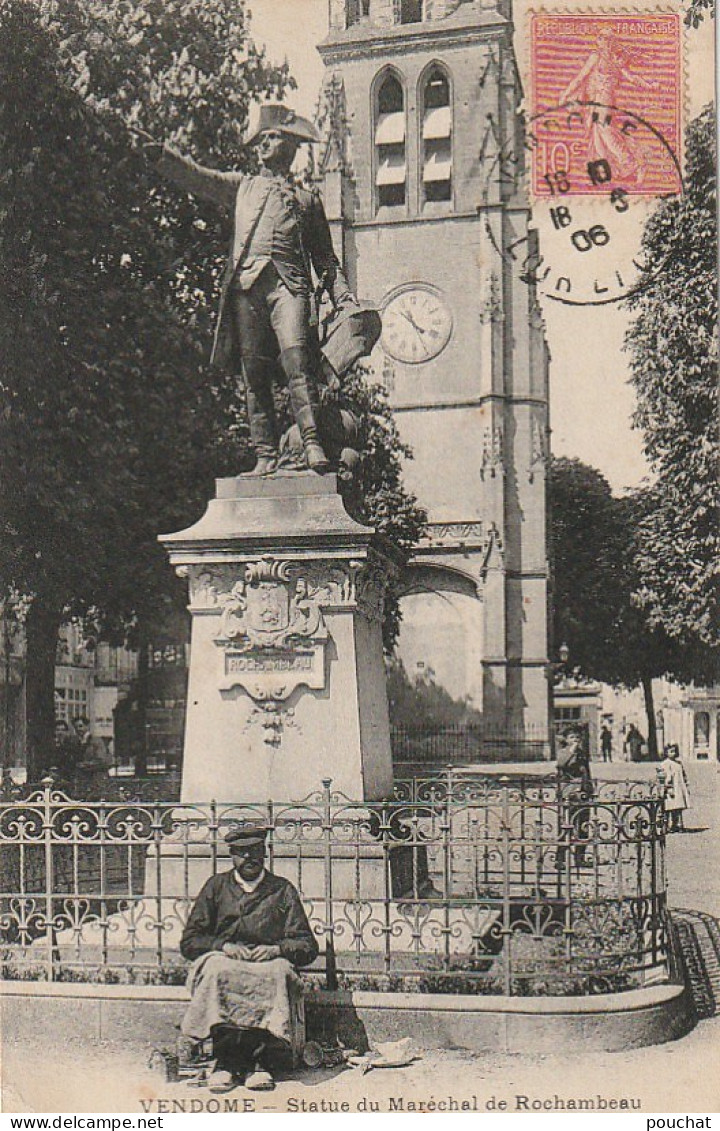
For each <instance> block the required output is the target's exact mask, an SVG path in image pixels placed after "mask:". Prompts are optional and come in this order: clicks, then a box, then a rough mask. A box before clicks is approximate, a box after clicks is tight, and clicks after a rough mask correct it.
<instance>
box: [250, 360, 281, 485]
mask: <svg viewBox="0 0 720 1131" xmlns="http://www.w3.org/2000/svg"><path fill="white" fill-rule="evenodd" d="M243 377H244V381H245V396H246V403H247V411H248V423H249V425H250V439H251V441H252V445H253V447H254V448H255V455H256V457H257V462H256V464H255V467H254V468H253V469H252V471H248V472H247V473H246V474H247V475H252V476H257V477H259V476H263V475H272V473H273V471H275V469H276V467H277V423H276V420H275V406H274V403H273V395H272V379H273V373H272V365H271V363H270V362H268V360H267V359H266V358H264V357H259V356H257V355H250V356H248V357H245V358H243Z"/></svg>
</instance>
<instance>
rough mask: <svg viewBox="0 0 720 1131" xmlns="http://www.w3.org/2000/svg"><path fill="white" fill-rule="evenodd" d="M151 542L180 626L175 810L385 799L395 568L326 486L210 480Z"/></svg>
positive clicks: (291, 480)
mask: <svg viewBox="0 0 720 1131" xmlns="http://www.w3.org/2000/svg"><path fill="white" fill-rule="evenodd" d="M160 541H161V542H162V543H163V545H164V546H165V547H166V548H167V550H168V553H169V555H170V560H171V562H172V564H173V565H174V566H175V568H176V570H177V572H178V573H179V574H180V575H181V576H184V577H186V578H187V579H188V584H189V591H190V604H189V609H190V613H191V615H192V637H191V648H190V673H189V683H188V699H187V720H186V729H185V745H184V758H183V779H182V800H183V801H184V802H205V801H209V800H211V799H213V798H219V799H222V800H223V801H234V800H237V801H244V802H267V800H268V799H271V798H272V799H279V800H283V801H288V800H299V799H301V798H303V797H305V796H306V795H308V794H311V793H314V792H316V791H317V790H318V789H319V788H320V784H321V781H322V779H323V778H332V782H333V790H338V791H341V792H342V793H344V794H346V795H347V796H348V797H351V798H352V799H353V800H378V799H381V798H383V797H387V796H388V795H389V794H390V793H391V792H392V781H393V779H392V759H391V752H390V728H389V721H388V707H387V695H386V690H385V673H384V667H383V658H382V640H381V620H382V607H383V599H384V591H385V587H386V585H387V581H388V579H389V578H390V576H391V575H392V571H393V569H394V568H395V567H394V564H393V562H392V560H391V557H390V556H389V552H388V548H387V547H386V546H385V545H384V544H383V543H382V541H381V540H380V539H378V538H377V537H376V535H375V533H374V531H373V530H372V529H370V528H369V527H366V526H362V525H361V524H359V523H357V522H355V521H354V520H353V519H352V518H351V517H350V516H349V515H348V513H347V512H346V510H345V508H344V506H343V503H342V499H341V497H340V495H339V494H338V492H337V483H336V479H335V476H334V475H326V476H318V475H315V474H313V473H312V472H306V473H286V474H282V473H281V474H277V475H274V476H271V477H269V478H262V479H260V478H259V479H252V478H247V477H245V478H243V477H239V478H233V479H221V480H218V481H217V491H216V497H215V498H214V499H213V500H212V501H211V502H210V504H209V506H208V509H207V511H206V513H205V514H204V515H203V517H202V518H201V519H200V521H199V522H197V523H196V524H195V525H194V526H192V527H190V528H189V529H188V530H183V531H180V532H179V533H177V534H168V535H164V536H162V537H161V539H160Z"/></svg>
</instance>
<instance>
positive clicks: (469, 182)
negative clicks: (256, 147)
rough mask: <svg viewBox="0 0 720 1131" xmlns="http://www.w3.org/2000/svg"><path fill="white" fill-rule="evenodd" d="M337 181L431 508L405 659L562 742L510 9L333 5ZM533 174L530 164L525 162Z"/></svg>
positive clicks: (473, 703)
mask: <svg viewBox="0 0 720 1131" xmlns="http://www.w3.org/2000/svg"><path fill="white" fill-rule="evenodd" d="M319 50H320V53H321V56H322V58H323V61H324V64H325V68H326V77H325V82H324V87H323V94H322V98H321V104H320V115H319V123H320V126H321V130H322V133H323V146H322V147H321V154H320V159H319V160H320V165H319V174H320V176H321V178H322V183H323V190H324V197H325V206H326V211H327V213H328V218H329V219H330V222H331V227H332V229H333V236H334V240H335V244H336V248H337V250H338V252H339V253H340V254H341V256H342V258H343V261H344V263H345V265H346V268H347V270H348V273H349V276H350V280H351V283H352V285H353V287H354V288H355V290H356V292H357V294H358V296H359V298H360V299H361V300H367V301H370V302H372V303H374V304H376V305H377V306H379V307H380V308H381V310H382V313H383V335H382V339H381V342H380V344H379V346H378V347H377V349H376V351H375V354H374V356H373V358H372V361H373V365H374V368H375V372H376V374H377V375H378V377H380V376H381V377H382V380H383V381H384V383H385V385H386V387H387V390H388V393H389V395H390V401H391V404H392V407H393V409H394V412H395V415H396V420H397V423H398V427H399V429H400V432H401V436H402V438H403V439H404V440H405V441H406V442H407V443H409V444H410V446H411V447H412V449H413V452H414V459H413V460H412V461H410V462H409V463H408V464H407V467H406V482H407V484H408V486H409V488H410V489H411V490H413V491H414V492H415V493H416V494H417V496H418V498H419V500H420V502H421V503H422V504H423V505H424V506H425V507H426V508H427V510H428V525H427V528H426V532H425V538H424V540H423V544H422V545H421V547H420V549H419V551H418V553H417V555H416V556H415V558H414V560H413V562H412V564H411V568H410V569H409V571H408V574H407V579H406V589H405V596H404V598H403V603H402V610H403V627H402V630H401V636H400V640H399V645H398V653H399V657H400V659H401V660H402V662H403V664H404V666H405V669H406V671H407V673H408V675H409V676H410V678H413V677H414V676H415V675H418V674H422V673H423V672H426V671H428V670H429V669H430V670H432V672H433V679H434V680H435V681H436V683H437V684H438V686H440V687H442V688H443V689H444V690H445V691H446V692H447V693H448V694H449V695H450V696H451V697H452V698H453V699H454V700H457V701H459V702H462V703H464V704H465V705H466V706H467V709H468V712H469V713H470V714H472V715H473V716H478V715H481V716H482V719H483V724H484V725H485V726H486V727H492V728H494V729H495V731H500V730H501V731H503V732H505V733H512V734H515V735H517V736H518V738H521V739H522V738H527V737H528V736H532V737H535V738H537V737H540V738H541V739H542V740H543V741H545V742H547V739H548V736H549V718H548V714H549V708H548V705H549V690H548V661H547V655H548V648H547V573H548V568H547V551H546V507H545V472H546V457H547V452H548V351H547V348H546V345H545V337H544V328H543V322H542V318H541V315H540V310H539V307H538V304H537V300H536V297H535V294H534V292H533V289H532V287H530V286H528V285H527V284H526V283H525V282H523V281H521V280H520V278H519V277H518V273H517V272H514V271H511V270H510V268H509V267H508V265H507V262H506V261H505V259H504V258H503V256H502V255H501V254H499V252H498V250H497V248H498V247H506V246H507V245H508V243H510V242H512V241H513V240H521V241H522V240H524V239H526V238H527V237H528V234H529V233H528V220H529V212H528V202H527V200H526V198H525V195H524V186H523V178H522V170H521V169H520V171H519V173H518V174H517V176H516V177H515V178H512V177H508V178H505V177H499V176H498V166H497V163H496V162H497V157H498V153H499V151H500V150H501V149H503V148H504V149H506V150H507V151H508V152H510V151H512V152H513V153H515V154H516V155H520V156H521V155H522V152H523V150H522V132H521V125H520V118H519V115H518V106H519V102H520V99H521V93H522V92H521V89H520V82H519V78H518V71H517V67H516V64H515V58H514V54H513V45H512V25H511V22H510V11H509V4H508V3H507V2H506V0H498V2H497V3H495V2H486V0H482V2H474V0H425V2H424V3H421V2H420V0H330V32H329V35H328V38H327V39H326V40H325V42H324V43H323V44H321V46H320V48H319ZM520 163H521V162H520Z"/></svg>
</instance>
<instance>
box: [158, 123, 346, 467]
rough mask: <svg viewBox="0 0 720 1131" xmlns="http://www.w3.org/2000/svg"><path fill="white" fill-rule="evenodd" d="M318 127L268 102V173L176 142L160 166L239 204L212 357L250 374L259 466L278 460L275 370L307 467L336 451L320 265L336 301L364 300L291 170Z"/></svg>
mask: <svg viewBox="0 0 720 1131" xmlns="http://www.w3.org/2000/svg"><path fill="white" fill-rule="evenodd" d="M319 140H320V138H319V135H318V133H317V130H316V129H315V127H314V126H313V124H312V123H311V122H309V121H308V120H307V119H306V118H301V117H300V116H299V115H297V114H295V113H294V111H292V110H290V109H288V108H287V107H286V106H282V105H278V104H267V105H263V106H261V107H259V120H258V121H257V123H256V125H255V127H254V128H252V129H251V130H250V131H249V132H248V136H247V138H246V145H252V144H255V145H257V150H258V156H259V159H260V166H261V169H260V173H259V174H258V175H257V176H251V175H247V174H245V173H240V172H218V171H217V170H215V169H209V168H206V167H204V166H202V165H198V164H197V163H196V162H195V161H192V160H190V159H189V158H187V157H184V156H182V154H180V153H178V152H177V151H176V150H175V149H173V148H172V147H171V146H169V145H164V146H158V147H155V146H150V147H148V148H149V149H155V148H157V150H158V151H159V155H158V160H157V168H158V170H159V172H160V173H161V174H162V175H163V176H165V177H167V178H169V179H170V180H172V181H174V182H175V184H177V185H178V186H179V187H180V188H182V189H185V190H186V191H187V192H190V193H194V194H196V195H197V196H201V197H204V198H205V199H206V200H211V201H214V202H215V203H217V204H220V205H224V206H226V207H228V208H233V209H234V222H233V234H232V242H231V246H230V256H229V258H228V262H227V267H226V270H225V275H224V278H223V287H222V298H221V303H220V312H219V316H218V323H217V329H216V333H215V342H214V345H213V352H212V358H211V360H212V361H213V362H214V363H215V364H218V365H223V366H225V367H231V368H232V369H233V370H234V371H235V372H238V373H240V374H241V375H242V382H243V385H244V389H245V396H246V400H247V410H248V417H249V422H250V437H251V439H252V442H253V445H254V447H255V452H256V456H257V462H256V465H255V468H254V471H253V472H251V474H254V475H267V474H270V473H271V472H272V471H273V470H274V469H275V467H276V462H277V454H278V442H279V436H278V428H277V423H276V419H275V410H274V406H273V395H272V386H273V380H274V379H280V380H285V381H286V382H287V386H288V391H289V394H290V404H291V406H292V411H293V414H294V416H295V421H296V423H297V426H298V429H299V432H300V435H301V437H302V443H303V447H304V453H305V460H306V462H307V466H308V467H309V468H311V469H312V470H313V471H316V472H319V473H322V472H324V471H327V470H328V468H329V466H330V465H329V460H328V458H327V455H326V453H325V451H324V449H323V446H322V443H321V440H320V435H319V433H318V419H317V418H318V404H319V396H318V384H317V375H318V366H319V359H320V355H319V350H318V335H317V314H316V311H315V309H314V287H313V272H314V274H315V276H316V278H317V279H318V280H319V281H321V282H322V284H323V286H324V288H325V289H326V291H327V293H328V294H329V296H330V298H331V300H332V302H333V304H334V306H335V307H338V306H346V305H348V306H356V305H357V300H356V299H355V297H354V295H353V294H352V293H351V291H350V288H349V286H348V282H347V279H346V278H345V275H344V273H343V270H342V268H341V266H340V263H339V261H338V259H337V256H336V255H335V252H334V250H333V246H332V239H331V236H330V229H329V227H328V222H327V218H326V216H325V211H324V208H323V205H322V201H321V199H320V195H319V193H318V192H317V191H309V190H308V189H305V188H302V187H300V186H298V185H296V184H295V183H294V181H293V180H292V178H291V176H290V169H291V166H292V163H293V160H294V158H295V155H296V152H297V149H298V146H299V145H300V144H301V143H302V142H317V141H319Z"/></svg>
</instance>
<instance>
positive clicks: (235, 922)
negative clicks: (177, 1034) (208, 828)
mask: <svg viewBox="0 0 720 1131" xmlns="http://www.w3.org/2000/svg"><path fill="white" fill-rule="evenodd" d="M267 832H268V830H267V829H266V828H265V826H264V825H260V824H259V823H257V822H252V821H245V822H243V823H242V824H239V825H237V826H236V827H235V828H233V829H232V831H231V832H229V833H228V834H227V836H226V837H225V841H226V843H227V844H229V846H230V854H231V856H232V863H233V867H232V869H231V871H229V872H222V873H220V874H219V875H216V876H212V877H211V878H210V879H209V880H208V881H207V883H206V884H205V886H204V887H203V889H202V891H201V892H200V895H199V896H198V898H197V900H196V901H195V906H194V907H193V909H192V911H191V913H190V917H189V919H188V921H187V925H186V927H185V930H184V932H183V936H182V939H181V941H180V951H181V953H182V955H183V957H184V958H187V959H190V960H192V962H193V965H192V967H191V969H190V973H189V976H188V988H189V990H190V991H191V993H192V1000H191V1002H190V1005H189V1007H188V1010H187V1013H186V1014H185V1017H184V1018H183V1023H182V1031H183V1033H184V1034H185V1036H187V1037H191V1038H193V1039H194V1040H204V1039H205V1038H207V1037H212V1041H213V1056H214V1058H215V1068H214V1071H213V1072H212V1074H211V1076H210V1079H209V1080H208V1085H209V1087H210V1089H211V1090H212V1091H227V1090H229V1089H230V1088H233V1087H235V1086H236V1084H238V1083H241V1082H242V1081H243V1080H244V1082H245V1086H246V1087H248V1088H253V1089H256V1090H260V1089H267V1088H272V1087H273V1086H274V1082H273V1079H272V1076H271V1075H270V1072H269V1070H268V1067H267V1064H266V1063H265V1062H264V1061H263V1058H262V1054H263V1046H264V1044H265V1042H266V1041H267V1039H268V1036H269V1035H272V1036H275V1037H279V1038H281V1039H282V1040H284V1041H289V1039H290V1033H291V1013H290V1010H291V1001H290V995H291V992H292V991H293V990H294V991H295V992H296V993H297V992H298V990H299V989H300V987H301V982H300V979H299V977H298V975H297V974H296V973H295V969H294V967H298V966H308V965H309V964H310V963H311V962H313V961H314V960H315V958H316V957H317V954H318V946H317V943H316V941H315V938H314V936H313V933H312V931H311V930H310V925H309V923H308V921H307V916H306V915H305V911H304V910H303V906H302V903H301V902H300V896H299V895H298V893H297V891H296V890H295V888H294V887H293V885H292V884H291V883H290V882H289V881H288V880H283V879H281V878H280V877H279V876H274V875H273V874H272V872H268V871H267V870H266V868H265V866H264V861H265V838H266V836H267Z"/></svg>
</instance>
